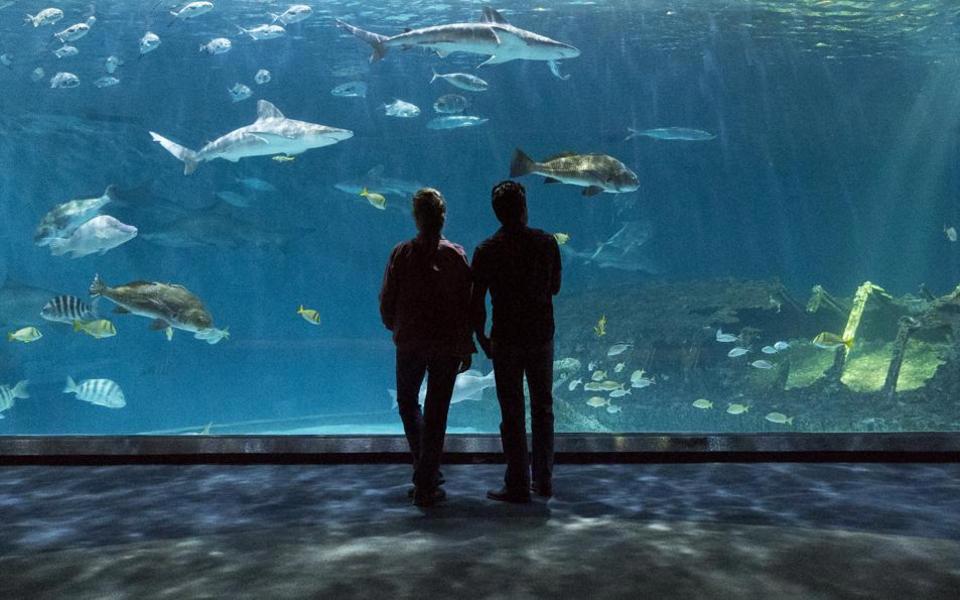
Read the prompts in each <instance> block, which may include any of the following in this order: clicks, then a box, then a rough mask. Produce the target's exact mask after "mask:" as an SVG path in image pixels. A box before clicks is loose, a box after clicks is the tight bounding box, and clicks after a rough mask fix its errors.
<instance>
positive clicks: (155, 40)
mask: <svg viewBox="0 0 960 600" xmlns="http://www.w3.org/2000/svg"><path fill="white" fill-rule="evenodd" d="M159 45H160V36H159V35H157V34H155V33H153V32H152V31H148V32H146V33H145V34H143V37H142V38H140V56H143V55H144V54H148V53H150V52H153V51H154V50H156V49H157V47H158V46H159Z"/></svg>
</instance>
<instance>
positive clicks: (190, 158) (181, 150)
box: [150, 131, 200, 175]
mask: <svg viewBox="0 0 960 600" xmlns="http://www.w3.org/2000/svg"><path fill="white" fill-rule="evenodd" d="M150 137H151V138H152V139H153V141H155V142H156V143H158V144H160V145H161V146H163V149H164V150H166V151H167V152H169V153H170V154H172V155H174V156H175V157H176V158H177V159H179V160H181V161H183V174H184V175H189V174H190V173H193V172H194V171H196V170H197V166H199V164H200V161H199V160H198V159H197V153H196V152H194V151H193V150H191V149H189V148H185V147H183V146H181V145H180V144H177V143H175V142H171V141H170V140H168V139H167V138H165V137H163V136H162V135H160V134H159V133H154V132H152V131H151V132H150Z"/></svg>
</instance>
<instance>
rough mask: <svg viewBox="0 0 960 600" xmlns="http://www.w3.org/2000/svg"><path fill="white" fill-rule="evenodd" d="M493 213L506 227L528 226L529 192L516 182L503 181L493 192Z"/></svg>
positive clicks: (494, 187)
mask: <svg viewBox="0 0 960 600" xmlns="http://www.w3.org/2000/svg"><path fill="white" fill-rule="evenodd" d="M490 195H491V197H492V200H493V213H494V214H495V215H497V219H499V221H500V223H501V224H503V226H504V227H520V226H522V225H526V224H527V191H526V190H525V189H523V186H522V185H520V184H519V183H517V182H516V181H510V180H509V179H507V180H506V181H501V182H500V183H498V184H497V185H495V186H493V191H492V192H491V194H490Z"/></svg>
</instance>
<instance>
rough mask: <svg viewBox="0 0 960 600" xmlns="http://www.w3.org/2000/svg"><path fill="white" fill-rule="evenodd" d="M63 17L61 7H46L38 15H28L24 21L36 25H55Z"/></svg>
mask: <svg viewBox="0 0 960 600" xmlns="http://www.w3.org/2000/svg"><path fill="white" fill-rule="evenodd" d="M62 18H63V11H62V10H60V9H59V8H45V9H43V10H41V11H40V12H38V13H37V14H36V15H27V16H26V18H24V20H23V22H24V23H29V24H31V25H33V26H34V27H40V26H41V25H53V24H54V23H56V22H57V21H59V20H60V19H62Z"/></svg>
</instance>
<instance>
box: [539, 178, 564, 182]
mask: <svg viewBox="0 0 960 600" xmlns="http://www.w3.org/2000/svg"><path fill="white" fill-rule="evenodd" d="M543 182H544V183H562V182H561V181H560V180H559V179H555V178H553V177H545V178H544V179H543Z"/></svg>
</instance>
